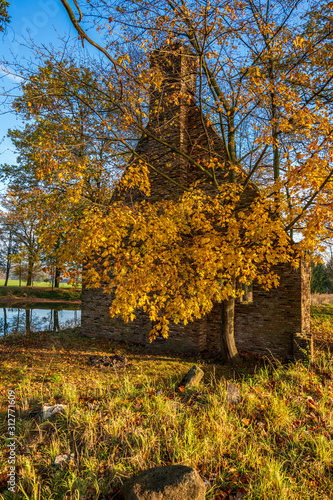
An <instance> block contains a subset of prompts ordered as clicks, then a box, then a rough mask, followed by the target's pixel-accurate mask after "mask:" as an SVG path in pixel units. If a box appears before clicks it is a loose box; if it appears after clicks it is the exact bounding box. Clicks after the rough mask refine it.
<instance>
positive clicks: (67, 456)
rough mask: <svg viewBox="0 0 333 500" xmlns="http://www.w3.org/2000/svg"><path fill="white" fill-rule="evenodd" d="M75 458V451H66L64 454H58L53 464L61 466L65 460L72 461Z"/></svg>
mask: <svg viewBox="0 0 333 500" xmlns="http://www.w3.org/2000/svg"><path fill="white" fill-rule="evenodd" d="M71 460H72V461H73V460H74V453H71V454H68V453H65V454H64V455H57V456H56V457H55V459H54V462H53V465H56V466H59V465H61V464H63V463H64V462H70V461H71Z"/></svg>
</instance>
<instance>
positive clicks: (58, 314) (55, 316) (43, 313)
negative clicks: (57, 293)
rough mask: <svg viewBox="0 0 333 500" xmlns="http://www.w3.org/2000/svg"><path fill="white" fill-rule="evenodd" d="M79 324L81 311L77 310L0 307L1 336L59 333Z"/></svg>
mask: <svg viewBox="0 0 333 500" xmlns="http://www.w3.org/2000/svg"><path fill="white" fill-rule="evenodd" d="M80 324H81V311H80V310H78V309H67V308H66V309H59V308H57V309H54V308H51V307H50V308H49V309H41V308H37V307H31V308H25V307H22V306H21V307H4V306H3V307H0V335H1V336H2V335H7V334H8V333H15V332H21V333H24V332H25V333H30V332H40V331H47V330H50V331H59V330H61V329H63V328H73V327H75V326H80Z"/></svg>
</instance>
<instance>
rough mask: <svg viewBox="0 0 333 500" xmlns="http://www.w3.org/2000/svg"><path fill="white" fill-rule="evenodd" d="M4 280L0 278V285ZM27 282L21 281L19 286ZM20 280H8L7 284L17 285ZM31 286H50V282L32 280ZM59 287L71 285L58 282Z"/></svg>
mask: <svg viewBox="0 0 333 500" xmlns="http://www.w3.org/2000/svg"><path fill="white" fill-rule="evenodd" d="M4 284H5V280H2V279H0V286H4ZM26 284H27V282H26V281H21V286H26ZM19 285H20V282H19V280H8V286H19ZM33 286H36V287H39V288H41V287H42V288H43V287H46V288H50V287H51V284H50V282H45V281H34V283H33ZM59 287H60V288H72V285H69V284H68V283H59Z"/></svg>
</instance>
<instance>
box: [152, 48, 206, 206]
mask: <svg viewBox="0 0 333 500" xmlns="http://www.w3.org/2000/svg"><path fill="white" fill-rule="evenodd" d="M150 69H151V75H152V83H151V87H150V92H151V93H150V101H149V123H148V127H147V129H148V131H150V132H151V133H152V134H153V135H154V136H155V138H152V137H149V148H148V149H149V157H150V161H151V162H152V163H153V164H154V165H155V166H156V167H157V168H158V169H159V170H160V171H163V172H164V173H165V174H166V175H168V176H169V177H170V178H172V179H175V180H176V179H177V180H178V181H179V182H181V183H182V184H183V185H184V183H185V184H186V183H187V165H186V163H187V161H186V160H185V159H184V157H183V156H182V154H180V153H179V152H183V153H187V151H188V138H189V134H188V122H189V115H190V110H191V109H193V107H194V106H195V92H196V78H197V59H196V56H195V55H194V54H193V53H192V51H191V50H190V48H189V47H187V46H185V45H184V44H181V43H174V44H170V45H164V46H162V47H160V48H159V49H157V50H155V51H153V52H152V54H151V56H150ZM161 141H163V143H164V144H162V143H161ZM166 144H167V145H166ZM151 182H152V184H153V183H154V182H155V179H154V175H153V176H152V180H151ZM156 184H157V185H160V187H161V179H160V178H158V177H156ZM154 190H155V189H153V191H154ZM165 190H166V191H169V192H170V195H168V194H167V193H166V192H165V195H164V198H168V197H169V196H171V197H174V196H177V188H175V186H174V185H173V186H171V185H170V186H169V189H167V186H165ZM174 190H176V191H174ZM171 193H172V194H171ZM178 194H180V193H178Z"/></svg>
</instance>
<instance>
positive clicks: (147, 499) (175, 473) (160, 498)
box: [121, 465, 206, 500]
mask: <svg viewBox="0 0 333 500" xmlns="http://www.w3.org/2000/svg"><path fill="white" fill-rule="evenodd" d="M205 492H206V486H205V483H204V482H203V481H202V479H201V478H200V476H199V474H198V473H197V472H196V470H195V469H193V468H192V467H187V466H185V465H169V466H164V467H155V468H154V469H148V470H146V471H145V472H143V473H142V474H140V475H139V476H137V477H135V478H132V479H129V480H128V481H126V482H125V483H124V485H123V486H122V488H121V493H122V494H123V496H124V500H205Z"/></svg>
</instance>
